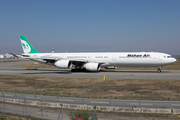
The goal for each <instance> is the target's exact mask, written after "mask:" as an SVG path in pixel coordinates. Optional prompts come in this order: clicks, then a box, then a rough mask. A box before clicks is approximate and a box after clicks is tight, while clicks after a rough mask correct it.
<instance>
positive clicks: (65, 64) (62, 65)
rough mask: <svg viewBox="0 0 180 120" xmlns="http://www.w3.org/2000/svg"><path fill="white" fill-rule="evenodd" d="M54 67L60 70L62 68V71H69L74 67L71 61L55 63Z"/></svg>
mask: <svg viewBox="0 0 180 120" xmlns="http://www.w3.org/2000/svg"><path fill="white" fill-rule="evenodd" d="M54 65H55V66H56V67H58V68H62V69H68V68H71V67H72V63H71V61H69V60H59V61H57V62H55V63H54Z"/></svg>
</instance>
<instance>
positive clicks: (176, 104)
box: [172, 104, 180, 106]
mask: <svg viewBox="0 0 180 120" xmlns="http://www.w3.org/2000/svg"><path fill="white" fill-rule="evenodd" d="M172 106H180V104H172Z"/></svg>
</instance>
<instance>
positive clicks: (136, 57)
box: [26, 52, 176, 67]
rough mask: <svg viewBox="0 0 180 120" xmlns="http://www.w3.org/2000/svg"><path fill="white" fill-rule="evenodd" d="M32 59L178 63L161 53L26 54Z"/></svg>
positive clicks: (119, 63) (106, 63)
mask: <svg viewBox="0 0 180 120" xmlns="http://www.w3.org/2000/svg"><path fill="white" fill-rule="evenodd" d="M26 55H29V56H30V57H29V58H30V59H32V60H35V61H38V62H42V63H46V62H45V61H44V60H43V59H44V58H47V59H51V58H53V59H56V60H57V61H58V60H70V61H76V60H78V61H81V60H82V61H84V62H88V63H101V66H103V67H104V66H163V65H168V64H171V63H173V62H175V61H176V59H175V58H173V57H171V55H169V54H165V53H159V52H99V53H98V52H97V53H36V54H26Z"/></svg>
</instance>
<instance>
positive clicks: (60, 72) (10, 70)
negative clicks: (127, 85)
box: [0, 61, 180, 80]
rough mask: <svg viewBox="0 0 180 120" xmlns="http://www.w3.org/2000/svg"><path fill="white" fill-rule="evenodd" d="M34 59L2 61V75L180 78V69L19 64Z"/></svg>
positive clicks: (0, 67)
mask: <svg viewBox="0 0 180 120" xmlns="http://www.w3.org/2000/svg"><path fill="white" fill-rule="evenodd" d="M32 63H34V62H33V61H21V62H0V75H23V76H44V77H65V78H103V76H105V75H106V79H140V80H147V79H158V80H180V70H163V69H162V72H161V73H157V72H156V70H119V69H117V70H101V71H100V72H71V70H70V69H52V68H38V69H29V68H20V67H17V66H18V65H24V64H32Z"/></svg>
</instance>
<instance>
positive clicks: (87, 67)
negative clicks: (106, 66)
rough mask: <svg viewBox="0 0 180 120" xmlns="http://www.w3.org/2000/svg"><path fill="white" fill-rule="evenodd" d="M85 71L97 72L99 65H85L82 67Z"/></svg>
mask: <svg viewBox="0 0 180 120" xmlns="http://www.w3.org/2000/svg"><path fill="white" fill-rule="evenodd" d="M83 67H84V68H85V69H86V70H87V71H99V70H100V64H99V63H86V64H85V65H84V66H83Z"/></svg>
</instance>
